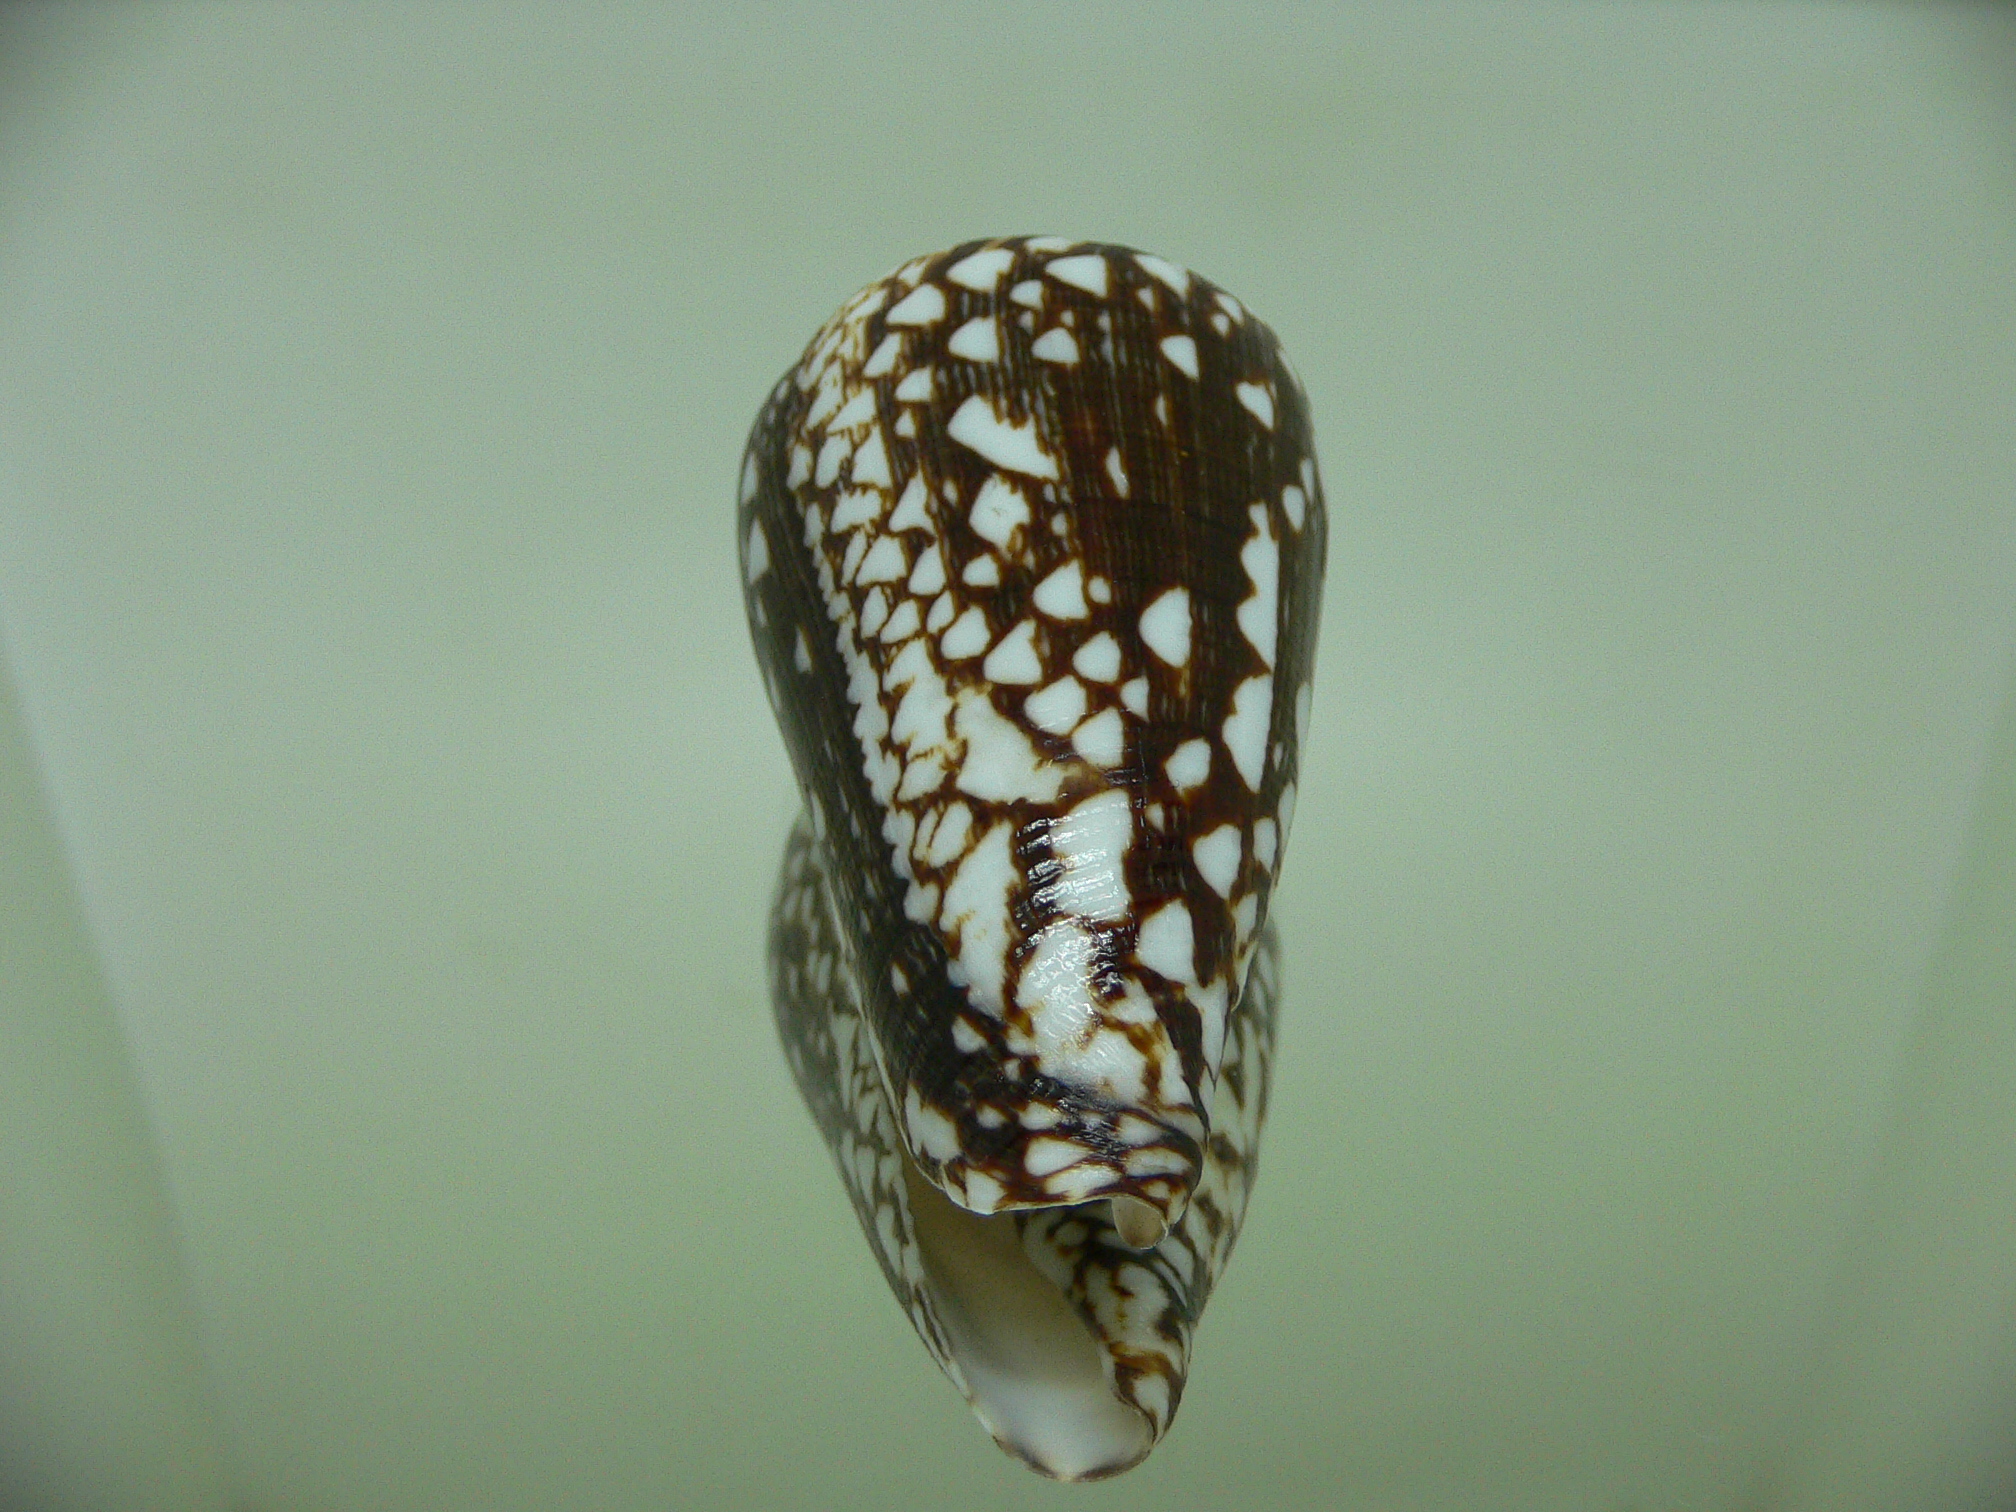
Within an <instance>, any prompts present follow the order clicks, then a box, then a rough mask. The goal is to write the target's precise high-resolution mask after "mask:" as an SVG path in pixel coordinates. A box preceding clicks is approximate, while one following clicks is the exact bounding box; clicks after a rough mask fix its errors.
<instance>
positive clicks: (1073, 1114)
mask: <svg viewBox="0 0 2016 1512" xmlns="http://www.w3.org/2000/svg"><path fill="white" fill-rule="evenodd" d="M1053 1091H1054V1095H1051V1094H1052V1092H1053ZM1016 1096H1017V1101H1018V1104H1019V1116H1008V1117H1004V1118H1001V1119H1000V1121H999V1122H998V1124H995V1125H994V1126H992V1127H990V1126H989V1124H990V1122H992V1120H991V1119H990V1120H983V1119H981V1118H980V1117H978V1116H975V1115H973V1114H971V1113H968V1114H964V1115H962V1116H959V1117H957V1118H955V1119H949V1120H948V1121H949V1122H951V1123H952V1126H953V1127H952V1130H951V1133H952V1138H953V1140H954V1141H955V1142H954V1143H953V1144H952V1145H951V1146H950V1147H948V1146H947V1144H946V1143H944V1142H943V1140H944V1137H945V1134H946V1132H947V1131H946V1129H945V1125H944V1124H943V1123H939V1122H937V1120H936V1119H935V1118H934V1117H933V1116H932V1113H931V1112H921V1113H920V1115H919V1116H912V1117H906V1118H905V1119H903V1120H902V1137H903V1143H904V1150H905V1154H906V1155H907V1156H908V1158H909V1159H910V1160H911V1161H912V1162H913V1163H914V1165H915V1166H916V1168H917V1170H918V1172H919V1173H920V1174H921V1175H922V1176H923V1178H924V1179H925V1180H926V1181H928V1182H929V1183H930V1184H931V1185H932V1186H934V1187H936V1188H937V1189H938V1190H939V1191H941V1192H943V1193H944V1194H945V1195H946V1197H948V1198H949V1199H950V1200H951V1201H952V1202H953V1203H955V1204H956V1205H957V1206H959V1207H961V1208H963V1209H965V1210H966V1211H968V1212H970V1213H975V1214H978V1215H980V1216H983V1217H984V1216H988V1215H992V1214H996V1213H1027V1212H1036V1211H1042V1210H1047V1209H1052V1208H1071V1207H1087V1206H1092V1205H1106V1204H1110V1205H1111V1212H1112V1214H1113V1224H1114V1227H1115V1229H1116V1230H1117V1231H1118V1232H1119V1234H1120V1235H1121V1237H1122V1238H1123V1239H1124V1240H1125V1242H1126V1244H1127V1246H1128V1247H1129V1248H1132V1249H1140V1250H1145V1249H1152V1248H1154V1247H1155V1246H1156V1245H1158V1244H1160V1243H1161V1242H1162V1240H1163V1239H1164V1238H1165V1237H1167V1235H1168V1233H1169V1231H1170V1230H1171V1229H1172V1228H1174V1227H1175V1226H1176V1224H1177V1223H1178V1222H1179V1221H1180V1220H1181V1219H1182V1217H1183V1214H1184V1212H1185V1211H1186V1210H1187V1209H1188V1207H1189V1204H1190V1198H1191V1195H1192V1194H1193V1193H1194V1192H1195V1191H1196V1189H1197V1187H1198V1184H1199V1183H1200V1182H1201V1181H1202V1179H1203V1174H1204V1166H1205V1160H1206V1154H1207V1151H1206V1144H1207V1141H1208V1140H1209V1138H1210V1129H1209V1125H1208V1123H1207V1122H1206V1120H1205V1119H1204V1118H1203V1117H1201V1116H1200V1115H1199V1114H1198V1112H1197V1111H1196V1109H1195V1108H1194V1107H1190V1106H1182V1105H1179V1106H1177V1107H1174V1108H1163V1107H1157V1108H1145V1107H1141V1106H1138V1105H1131V1104H1114V1103H1111V1102H1108V1101H1106V1100H1104V1099H1100V1098H1096V1097H1088V1096H1087V1095H1085V1094H1084V1093H1081V1092H1077V1091H1075V1090H1074V1089H1070V1088H1059V1089H1045V1090H1044V1091H1042V1092H1039V1091H1037V1090H1036V1089H1034V1088H1032V1087H1030V1086H1027V1085H1025V1086H1023V1087H1021V1088H1019V1089H1017V1093H1016ZM892 1101H893V1099H892ZM907 1102H908V1100H906V1104H907ZM967 1106H968V1107H973V1106H976V1105H973V1104H969V1105H967ZM941 1116H942V1115H941Z"/></svg>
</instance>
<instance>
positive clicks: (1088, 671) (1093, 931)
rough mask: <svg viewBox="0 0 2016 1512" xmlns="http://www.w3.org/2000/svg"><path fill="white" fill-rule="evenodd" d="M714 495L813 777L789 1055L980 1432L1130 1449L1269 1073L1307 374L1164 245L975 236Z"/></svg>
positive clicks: (1142, 1426) (1287, 791) (1039, 1462)
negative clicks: (1144, 248)
mask: <svg viewBox="0 0 2016 1512" xmlns="http://www.w3.org/2000/svg"><path fill="white" fill-rule="evenodd" d="M738 536H739V544H740V547H741V566H742V575H743V582H744V585H745V591H746V599H747V606H748V611H749V619H750V625H751V630H752V634H753V636H754V639H755V643H756V649H757V654H758V661H759V664H760V666H761V669H762V674H763V679H764V683H765V686H766V689H767V690H768V692H769V695H770V700H771V704H772V707H773V709H774V710H775V711H776V714H777V718H778V721H779V724H780V727H781V728H782V730H783V733H784V737H785V741H786V744H787V746H788V747H789V749H790V752H791V756H792V761H793V764H794V766H795V768H796V771H797V774H798V778H799V782H800V785H801V788H802V790H803V794H804V798H805V811H804V814H803V816H802V818H801V820H800V822H799V825H798V827H797V829H796V831H795V832H794V834H793V836H792V840H791V844H790V847H789V848H788V851H787V854H786V857H785V861H784V869H783V873H782V876H781V878H780V882H779V886H778V893H777V901H776V904H775V908H774V912H773V919H772V931H771V984H772V993H773V1001H774V1003H775V1008H776V1014H777V1019H778V1025H779V1030H780V1034H781V1036H782V1038H783V1041H784V1045H785V1049H786V1053H787V1057H788V1058H789V1060H790V1062H791V1068H792V1071H793V1074H794V1076H795V1077H796V1079H797V1081H798V1084H799V1086H800V1089H801V1091H802V1092H803V1093H804V1095H805V1098H806V1101H807V1103H808V1105H809V1106H810V1107H811V1109H812V1111H813V1114H814V1117H815V1120H816V1121H817V1122H818V1124H819V1127H820V1129H821V1132H822V1134H823V1135H824V1136H825V1138H826V1140H827V1143H828V1145H829V1148H830V1149H831V1150H832V1152H833V1154H834V1157H835V1159H836V1162H837V1163H838V1165H839V1167H840V1171H841V1174H842V1177H843V1179H844V1180H845V1182H846V1185H847V1187H848V1190H849V1193H850V1195H851V1197H852V1199H853V1201H854V1204H855V1206H856V1209H857V1212H858V1214H859V1216H860V1218H861V1222H862V1226H863V1229H864V1231H865V1232H866V1233H867V1235H868V1238H869V1240H870V1243H871V1246H872V1247H873V1248H874V1249H875V1251H876V1254H877V1256H878V1258H879V1260H880V1261H881V1264H882V1267H883V1270H884V1273H885V1275H886V1276H887V1277H888V1279H889V1282H890V1284H891V1286H892V1288H893V1289H894V1290H895V1291H896V1293H897V1295H898V1297H899V1299H901V1300H902V1301H903V1302H904V1304H905V1306H906V1308H907V1309H908V1311H909V1313H910V1315H911V1318H912V1320H913V1322H914V1323H915V1325H916V1327H917V1330H918V1332H919V1334H920V1336H922V1338H923V1339H924V1342H925V1344H926V1346H927V1347H928V1348H929V1349H930V1350H931V1352H932V1353H933V1355H934V1357H936V1358H937V1359H938V1361H939V1363H940V1364H941V1365H943V1366H944V1368H945V1369H946V1371H947V1373H948V1374H949V1375H950V1376H951V1377H952V1379H953V1380H954V1382H955V1383H956V1384H957V1385H959V1386H960V1388H961V1389H962V1391H964V1392H965V1394H966V1395H967V1397H968V1398H969V1400H971V1401H972V1402H973V1404H974V1407H975V1410H976V1411H977V1412H978V1413H979V1414H980V1416H981V1418H982V1420H983V1422H985V1423H986V1425H987V1426H988V1427H989V1428H990V1430H992V1431H993V1432H994V1434H995V1437H996V1438H997V1439H998V1440H999V1441H1000V1442H1001V1443H1002V1445H1003V1447H1005V1448H1007V1449H1009V1450H1010V1451H1011V1452H1014V1453H1016V1454H1018V1455H1020V1456H1021V1457H1022V1458H1024V1459H1025V1460H1027V1461H1029V1462H1030V1463H1031V1464H1032V1465H1034V1466H1035V1467H1036V1468H1038V1469H1040V1470H1043V1471H1045V1472H1046V1473H1049V1474H1053V1475H1058V1476H1061V1477H1065V1478H1081V1477H1089V1476H1094V1475H1100V1474H1108V1473H1112V1472H1113V1471H1116V1470H1119V1469H1124V1468H1125V1467H1126V1466H1127V1465H1129V1464H1132V1463H1135V1462H1137V1461H1138V1460H1139V1459H1140V1458H1141V1457H1142V1456H1144V1455H1145V1454H1146V1453H1147V1452H1148V1450H1149V1448H1151V1447H1152V1446H1153V1444H1154V1442H1155V1440H1156V1439H1157V1438H1158V1437H1159V1436H1160V1434H1161V1433H1162V1431H1163V1430H1164V1429H1165V1428H1166V1427H1167V1424H1168V1422H1169V1419H1170V1417H1171V1416H1172V1415H1173V1413H1174V1411H1175V1408H1176V1403H1177V1400H1178V1398H1179V1396H1180V1394H1181V1391H1182V1388H1183V1383H1184V1380H1185V1377H1186V1373H1187V1368H1188V1354H1189V1343H1190V1333H1191V1329H1192V1326H1193V1325H1194V1323H1195V1321H1196V1318H1197V1316H1198V1314H1199V1312H1200V1311H1201V1309H1202V1307H1203V1303H1204V1299H1205V1297H1206V1296H1207V1295H1208V1293H1209V1290H1210V1287H1211V1285H1212V1283H1213V1280H1214V1279H1215V1277H1216V1275H1217V1274H1218V1272H1219V1271H1220V1269H1221V1268H1222V1266H1223V1264H1224V1261H1225V1259H1226V1257H1227V1255H1228V1254H1229V1251H1230V1248H1231V1244H1232V1241H1233V1238H1234V1237H1235V1236H1236V1233H1237V1229H1238V1224H1239V1221H1240V1218H1241V1216H1242V1215H1243V1212H1244V1207H1245V1199H1246V1193H1247V1190H1248V1188H1249V1186H1250V1183H1251V1179H1252V1174H1253V1169H1254V1162H1255V1158H1256V1153H1257V1141H1258V1134H1259V1126H1260V1120H1261V1116H1262V1114H1263V1112H1264V1108H1265V1101H1266V1084H1267V1067H1268V1063H1269V1058H1270V1056H1271V1052H1272V1045H1273V1024H1274V1005H1275V996H1276V986H1277V969H1278V963H1277V960H1276V956H1275V951H1274V947H1273V944H1272V941H1271V936H1270V935H1269V933H1268V932H1267V931H1266V927H1265V921H1266V918H1267V908H1268V902H1269V899H1270V896H1271V893H1272V889H1273V885H1274V879H1275V877H1276V875H1277V874H1278V871H1279V868H1280V865H1281V860H1282V856H1283V851H1284V846H1285V840H1286V835H1287V829H1288V823H1289V820H1290V818H1291V816H1292V813H1293V809H1294V803H1295V776H1296V758H1297V752H1298V749H1299V745H1300V740H1301V735H1302V732H1303V730H1304V729H1305V728H1306V726H1307V721H1308V717H1309V702H1310V677H1311V672H1312V661H1313V655H1314V650H1315V640H1316V627H1317V612H1318V604H1319V600H1320V594H1321V583H1322V573H1323V563H1324V542H1325V519H1324V512H1323V502H1322V493H1321V487H1320V482H1319V479H1318V477H1317V473H1316V463H1315V454H1314V447H1313V439H1312V436H1311V431H1310V424H1309V417H1308V409H1307V403H1306V399H1305V397H1304V395H1303V392H1302V389H1301V385H1300V383H1299V381H1298V380H1297V378H1296V377H1295V375H1294V373H1293V370H1292V369H1291V368H1290V367H1289V366H1288V364H1287V361H1286V359H1285V357H1284V356H1283V355H1282V353H1281V350H1280V347H1279V344H1278V343H1277V342H1276V340H1275V338H1274V336H1273V333H1272V332H1271V331H1269V330H1268V329H1267V327H1266V326H1265V325H1263V324H1262V323H1261V322H1259V321H1258V320H1257V319H1255V318H1254V317H1253V316H1252V315H1251V314H1249V313H1248V312H1247V311H1246V310H1245V308H1244V307H1243V306H1242V305H1241V304H1240V303H1239V302H1238V301H1237V300H1236V299H1234V298H1233V297H1232V296H1231V295H1229V294H1227V293H1225V292H1224V291H1222V290H1220V289H1218V288H1216V287H1214V286H1213V285H1211V284H1209V283H1207V282H1206V281H1204V280H1203V279H1201V278H1198V277H1197V276H1196V275H1194V274H1191V273H1189V272H1188V271H1186V270H1184V269H1182V268H1179V267H1177V266H1175V265H1174V264H1171V263H1169V262H1166V261H1164V260H1162V259H1160V258H1157V257H1154V256H1151V255H1149V254H1145V253H1139V252H1134V251H1131V250H1128V249H1125V248H1121V247H1115V246H1109V245H1101V244H1091V243H1069V242H1064V241H1062V240H1059V239H1056V238H1044V237H1033V238H1013V239H1004V240H996V241H987V242H974V243H969V244H966V245H964V246H961V247H957V248H954V249H952V250H951V251H948V252H945V253H942V254H938V255H936V256H932V257H925V258H919V259H916V260H914V261H912V262H910V263H907V264H905V265H904V266H903V267H902V268H900V269H898V270H897V271H896V272H895V273H893V274H891V275H890V276H889V277H887V278H885V279H883V280H880V281H878V282H877V283H874V284H871V285H870V286H869V287H868V288H866V289H864V290H863V291H861V293H860V294H858V295H856V296H855V297H854V298H853V299H852V300H851V301H849V302H848V304H847V305H846V306H845V307H843V308H842V310H841V311H840V312H839V313H838V314H837V315H836V316H835V317H834V318H833V319H832V320H831V321H830V322H828V324H827V325H826V326H825V327H824V328H823V329H822V330H821V331H820V332H819V333H818V335H817V336H815V338H814V339H813V341H812V343H811V345H810V346H809V347H808V349H807V350H806V353H805V355H804V357H803V359H802V360H801V361H800V363H799V364H798V365H797V366H796V367H795V368H794V369H793V370H792V371H791V372H790V373H788V374H787V375H786V376H785V377H784V379H783V380H782V381H780V382H779V384H778V385H777V387H776V388H775V390H774V391H773V392H772V394H771V396H770V398H769V400H768V402H767V403H766V404H765V405H764V407H763V410H762V413H761V415H760V416H759V418H758V420H757V423H756V426H755V429H754V431H753V433H752V435H751V438H750V442H749V447H748V451H747V453H746V456H745V458H744V463H743V469H742V474H741V486H740V512H739V518H738ZM1046 1299H1047V1300H1046Z"/></svg>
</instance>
